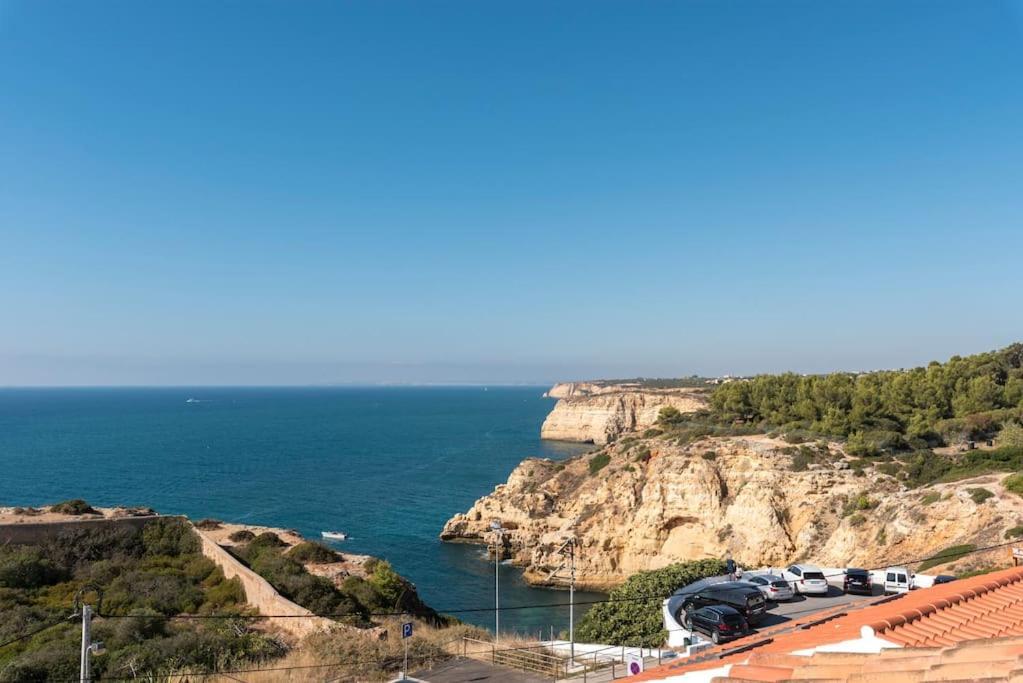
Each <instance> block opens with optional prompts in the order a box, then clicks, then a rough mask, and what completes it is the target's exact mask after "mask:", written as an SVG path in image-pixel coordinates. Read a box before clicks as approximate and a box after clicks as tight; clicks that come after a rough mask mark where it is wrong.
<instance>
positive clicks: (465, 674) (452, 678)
mask: <svg viewBox="0 0 1023 683" xmlns="http://www.w3.org/2000/svg"><path fill="white" fill-rule="evenodd" d="M412 678H418V679H419V680H421V681H428V682H429V683H468V682H470V681H471V682H475V683H551V679H549V678H543V677H541V676H538V675H536V674H527V673H523V672H522V671H516V670H515V669H506V668H504V667H503V666H494V665H493V664H487V663H486V662H479V661H477V660H475V659H465V658H462V657H458V658H457V659H453V660H451V661H449V662H445V663H443V664H439V665H438V666H436V667H434V668H433V669H428V670H425V671H417V672H415V673H414V674H412Z"/></svg>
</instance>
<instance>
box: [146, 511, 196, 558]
mask: <svg viewBox="0 0 1023 683" xmlns="http://www.w3.org/2000/svg"><path fill="white" fill-rule="evenodd" d="M142 546H143V548H144V549H145V553H146V555H170V556H172V557H174V556H177V555H181V554H184V553H197V552H199V537H198V536H196V535H195V534H194V533H193V532H192V530H191V529H190V528H189V527H188V524H187V523H186V522H185V521H184V520H183V519H179V518H177V517H162V518H160V519H154V520H153V521H151V522H147V523H146V525H145V526H144V527H143V528H142Z"/></svg>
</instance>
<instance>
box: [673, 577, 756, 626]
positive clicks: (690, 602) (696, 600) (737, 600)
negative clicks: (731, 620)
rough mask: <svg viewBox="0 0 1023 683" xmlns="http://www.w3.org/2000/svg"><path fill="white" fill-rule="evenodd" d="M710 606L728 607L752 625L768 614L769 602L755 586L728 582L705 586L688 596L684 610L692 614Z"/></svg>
mask: <svg viewBox="0 0 1023 683" xmlns="http://www.w3.org/2000/svg"><path fill="white" fill-rule="evenodd" d="M710 605H727V606H728V607H731V608H732V609H734V610H736V611H737V612H738V613H739V614H740V615H742V617H743V618H744V619H745V620H746V621H747V622H749V623H750V624H755V623H757V622H759V621H760V620H761V619H762V618H763V617H764V614H766V613H767V600H766V599H765V598H764V594H763V593H761V592H760V589H759V588H757V587H756V586H754V585H753V584H751V583H745V582H743V581H726V582H724V583H715V584H711V585H710V586H704V587H703V588H701V589H699V590H698V591H696V592H695V593H693V594H691V595H687V596H686V598H685V601H684V602H683V603H682V609H683V610H684V611H686V612H692V611H693V610H697V609H699V608H701V607H707V606H710Z"/></svg>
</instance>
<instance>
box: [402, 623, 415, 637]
mask: <svg viewBox="0 0 1023 683" xmlns="http://www.w3.org/2000/svg"><path fill="white" fill-rule="evenodd" d="M401 637H402V638H411V637H412V622H411V621H407V622H405V623H404V624H402V625H401Z"/></svg>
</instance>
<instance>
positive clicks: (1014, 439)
mask: <svg viewBox="0 0 1023 683" xmlns="http://www.w3.org/2000/svg"><path fill="white" fill-rule="evenodd" d="M998 445H999V446H1010V447H1013V448H1023V425H1020V423H1018V422H1006V423H1005V425H1004V426H1002V431H1000V432H998Z"/></svg>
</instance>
